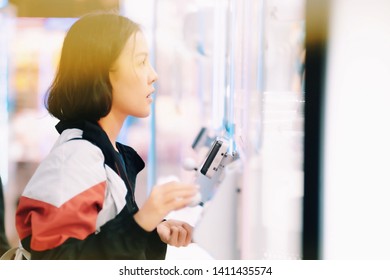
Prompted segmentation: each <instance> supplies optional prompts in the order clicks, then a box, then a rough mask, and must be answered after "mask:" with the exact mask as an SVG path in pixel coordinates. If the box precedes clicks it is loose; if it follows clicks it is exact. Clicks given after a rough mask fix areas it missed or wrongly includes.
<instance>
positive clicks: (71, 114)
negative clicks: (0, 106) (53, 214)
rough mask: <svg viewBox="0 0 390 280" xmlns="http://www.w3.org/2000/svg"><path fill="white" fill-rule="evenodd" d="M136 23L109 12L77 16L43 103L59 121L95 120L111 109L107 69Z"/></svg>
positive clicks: (110, 87)
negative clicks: (77, 18)
mask: <svg viewBox="0 0 390 280" xmlns="http://www.w3.org/2000/svg"><path fill="white" fill-rule="evenodd" d="M139 30H140V27H139V25H138V24H136V23H134V22H133V21H131V20H130V19H128V18H126V17H124V16H120V15H118V14H116V13H112V12H104V13H94V14H89V15H85V16H83V17H81V18H80V19H79V20H77V21H76V22H75V23H74V24H73V25H72V26H71V28H70V29H69V31H68V32H67V34H66V36H65V39H64V43H63V46H62V52H61V59H60V63H59V67H58V70H57V74H56V77H55V79H54V81H53V83H52V85H51V86H50V88H49V90H48V92H47V94H46V101H45V105H46V108H47V109H48V111H49V113H50V114H51V115H53V116H54V117H56V118H58V119H59V120H67V121H75V120H89V121H98V120H99V119H100V118H102V117H104V116H106V115H107V114H108V113H109V112H110V110H111V104H112V85H111V83H110V80H109V71H110V68H111V67H112V65H113V63H114V62H115V60H116V59H117V58H118V57H119V55H120V53H121V51H122V49H123V47H124V45H125V44H126V42H127V40H128V39H129V38H130V37H131V36H133V35H134V34H135V33H136V32H137V31H139Z"/></svg>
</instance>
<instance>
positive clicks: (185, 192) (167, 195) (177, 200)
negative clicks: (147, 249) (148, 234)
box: [134, 181, 198, 231]
mask: <svg viewBox="0 0 390 280" xmlns="http://www.w3.org/2000/svg"><path fill="white" fill-rule="evenodd" d="M197 192H198V187H197V186H196V185H193V184H184V183H180V182H176V181H172V182H168V183H165V184H163V185H159V186H156V187H154V188H153V190H152V192H151V193H150V196H149V197H148V199H147V200H146V202H145V204H144V205H143V206H142V207H141V208H140V209H139V211H138V212H137V213H135V214H134V220H135V221H136V222H137V224H138V225H139V226H141V227H142V228H143V229H144V230H146V231H152V230H154V229H155V228H156V227H157V225H158V224H160V223H161V221H162V220H163V219H164V218H165V216H166V215H168V213H169V212H171V211H173V210H179V209H181V208H184V207H186V206H187V205H189V204H190V203H191V201H192V200H193V198H194V196H195V195H196V194H197Z"/></svg>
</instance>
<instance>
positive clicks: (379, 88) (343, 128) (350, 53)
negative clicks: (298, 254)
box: [322, 0, 390, 259]
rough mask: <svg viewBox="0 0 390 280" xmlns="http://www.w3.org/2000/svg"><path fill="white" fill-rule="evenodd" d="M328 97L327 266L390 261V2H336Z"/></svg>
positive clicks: (381, 0) (361, 0)
mask: <svg viewBox="0 0 390 280" xmlns="http://www.w3.org/2000/svg"><path fill="white" fill-rule="evenodd" d="M330 14H331V18H330V23H331V27H330V36H329V38H330V39H331V40H330V41H329V57H328V71H327V89H326V96H327V98H326V113H325V138H324V140H325V143H324V151H323V152H324V159H325V160H324V163H323V164H324V165H323V170H324V174H323V175H324V177H323V211H324V212H323V221H322V226H323V231H322V232H323V238H322V241H323V246H322V258H325V259H385V258H389V257H390V222H389V221H390V218H389V215H390V175H389V174H390V172H389V171H390V110H389V109H390V16H389V15H390V2H389V1H388V0H371V1H369V0H337V1H333V8H332V9H331V13H330Z"/></svg>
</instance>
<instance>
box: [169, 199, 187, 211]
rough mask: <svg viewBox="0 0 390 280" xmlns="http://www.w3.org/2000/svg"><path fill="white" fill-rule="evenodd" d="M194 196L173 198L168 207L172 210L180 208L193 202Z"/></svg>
mask: <svg viewBox="0 0 390 280" xmlns="http://www.w3.org/2000/svg"><path fill="white" fill-rule="evenodd" d="M192 200H193V197H189V198H181V199H176V200H172V201H171V202H170V203H169V204H167V207H168V208H170V209H171V210H180V209H182V208H184V207H187V206H188V205H190V204H191V203H192Z"/></svg>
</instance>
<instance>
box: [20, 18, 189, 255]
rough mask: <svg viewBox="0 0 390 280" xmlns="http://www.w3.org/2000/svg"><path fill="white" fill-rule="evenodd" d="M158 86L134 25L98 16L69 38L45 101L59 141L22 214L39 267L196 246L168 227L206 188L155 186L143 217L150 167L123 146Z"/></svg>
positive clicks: (176, 226) (181, 226)
mask: <svg viewBox="0 0 390 280" xmlns="http://www.w3.org/2000/svg"><path fill="white" fill-rule="evenodd" d="M156 80H157V74H156V72H155V71H154V69H153V68H152V66H151V65H150V62H149V55H148V47H147V44H146V41H145V38H144V35H143V34H142V32H141V30H140V28H139V26H138V25H137V24H136V23H134V22H132V21H131V20H129V19H128V18H126V17H123V16H120V15H117V14H113V13H99V14H90V15H86V16H84V17H82V18H80V19H79V20H78V21H76V22H75V23H74V24H73V26H72V27H71V28H70V29H69V31H68V33H67V35H66V37H65V40H64V43H63V48H62V53H61V59H60V64H59V68H58V72H57V75H56V77H55V79H54V82H53V84H52V85H51V87H50V89H49V91H48V95H47V99H46V107H47V109H48V111H49V112H50V114H52V115H53V116H54V117H56V118H58V119H59V120H60V122H59V123H58V124H57V126H56V129H57V131H58V132H59V133H60V136H59V138H58V140H57V142H56V143H55V144H54V147H53V149H52V150H51V152H50V154H49V155H48V156H47V158H45V159H44V160H43V161H42V163H41V164H40V166H39V167H38V169H37V171H36V172H35V174H34V175H33V177H32V178H31V180H30V181H29V183H28V185H27V186H26V188H25V190H24V192H23V195H22V197H21V198H20V202H19V205H18V209H17V213H16V227H17V231H18V234H19V237H20V239H21V242H22V245H23V247H24V248H25V249H27V250H28V251H30V252H31V256H32V259H163V258H165V253H166V246H167V244H170V245H173V246H186V245H188V244H189V243H190V242H191V235H192V228H191V226H189V225H188V224H187V223H184V222H180V221H175V220H168V221H165V220H164V217H165V216H166V215H167V214H168V213H169V212H170V211H172V210H177V209H181V208H183V207H185V206H187V205H188V204H189V203H190V202H191V200H192V199H193V197H194V196H195V194H196V193H197V188H196V187H195V186H194V185H191V184H183V183H179V182H170V183H166V184H164V185H160V186H156V187H154V188H153V191H152V192H151V194H150V196H149V198H148V199H147V201H146V202H145V203H144V205H143V206H142V207H140V208H138V206H137V204H136V202H135V198H134V192H135V181H136V175H137V173H138V172H140V171H141V170H142V169H143V168H144V166H145V164H144V162H143V160H142V159H141V158H140V157H139V155H138V154H137V153H136V152H135V151H134V150H133V149H132V148H131V147H128V146H125V145H123V144H120V143H118V142H116V138H117V136H118V134H119V132H120V129H121V127H122V124H123V122H124V121H125V118H126V117H127V116H129V115H131V116H134V117H140V118H143V117H147V116H148V115H149V113H150V105H151V103H152V102H153V99H152V97H151V94H152V93H153V91H154V88H153V83H154V82H155V81H156Z"/></svg>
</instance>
